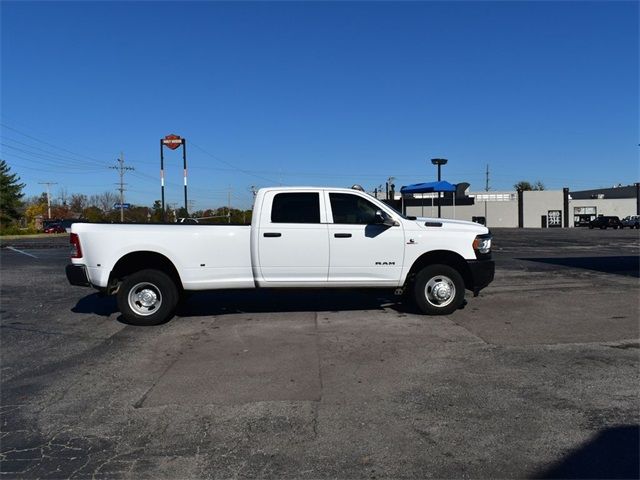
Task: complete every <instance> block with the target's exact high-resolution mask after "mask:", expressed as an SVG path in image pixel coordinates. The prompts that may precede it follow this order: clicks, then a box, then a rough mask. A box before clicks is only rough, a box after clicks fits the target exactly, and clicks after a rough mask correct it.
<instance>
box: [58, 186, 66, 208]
mask: <svg viewBox="0 0 640 480" xmlns="http://www.w3.org/2000/svg"><path fill="white" fill-rule="evenodd" d="M58 199H60V203H61V204H62V205H67V202H68V201H69V192H68V191H67V187H60V189H59V190H58Z"/></svg>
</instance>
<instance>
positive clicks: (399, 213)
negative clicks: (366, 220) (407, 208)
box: [383, 202, 412, 220]
mask: <svg viewBox="0 0 640 480" xmlns="http://www.w3.org/2000/svg"><path fill="white" fill-rule="evenodd" d="M383 203H384V202H383ZM385 205H386V206H387V208H390V209H391V210H393V211H394V212H395V213H397V214H398V215H400V217H402V218H404V219H405V220H412V219H411V218H409V217H407V216H406V215H403V214H402V213H401V212H399V211H398V210H396V209H395V208H393V207H392V206H391V205H389V204H388V203H385Z"/></svg>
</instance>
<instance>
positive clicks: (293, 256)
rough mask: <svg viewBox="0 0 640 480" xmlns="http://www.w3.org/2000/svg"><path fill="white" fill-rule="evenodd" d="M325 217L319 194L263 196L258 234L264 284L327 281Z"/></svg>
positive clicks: (327, 259) (327, 246) (272, 194)
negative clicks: (265, 282)
mask: <svg viewBox="0 0 640 480" xmlns="http://www.w3.org/2000/svg"><path fill="white" fill-rule="evenodd" d="M264 207H266V208H264ZM325 216H326V212H325V208H324V198H323V197H322V196H321V194H320V193H319V192H318V191H309V192H304V191H303V192H298V191H296V192H269V193H267V194H266V196H265V199H264V204H263V214H262V216H261V218H260V224H259V232H258V242H259V243H258V252H259V256H260V258H259V262H260V271H261V273H262V277H263V279H264V281H267V282H292V283H293V282H296V283H300V282H302V283H304V282H316V283H317V282H326V281H327V276H328V270H329V238H328V227H327V224H326V218H323V217H325ZM292 286H293V285H292Z"/></svg>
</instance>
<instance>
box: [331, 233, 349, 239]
mask: <svg viewBox="0 0 640 480" xmlns="http://www.w3.org/2000/svg"><path fill="white" fill-rule="evenodd" d="M333 236H334V237H336V238H351V234H350V233H334V234H333Z"/></svg>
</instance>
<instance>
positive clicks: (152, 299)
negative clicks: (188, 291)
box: [117, 270, 179, 326]
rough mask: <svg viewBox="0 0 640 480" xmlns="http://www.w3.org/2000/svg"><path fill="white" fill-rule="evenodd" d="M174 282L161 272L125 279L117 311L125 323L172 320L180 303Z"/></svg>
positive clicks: (147, 271) (153, 322) (120, 291)
mask: <svg viewBox="0 0 640 480" xmlns="http://www.w3.org/2000/svg"><path fill="white" fill-rule="evenodd" d="M178 299H179V293H178V287H177V286H176V284H175V282H174V281H173V280H172V279H171V277H169V275H167V274H166V273H164V272H161V271H160V270H140V271H139V272H136V273H134V274H132V275H129V276H128V277H126V278H125V279H124V281H123V282H122V284H121V285H120V288H119V289H118V294H117V300H118V308H119V309H120V312H121V313H122V316H123V317H124V320H125V321H126V323H129V324H131V325H143V326H149V325H159V324H161V323H164V322H166V321H168V320H170V319H171V318H172V317H173V314H174V312H175V308H176V305H177V304H178Z"/></svg>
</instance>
